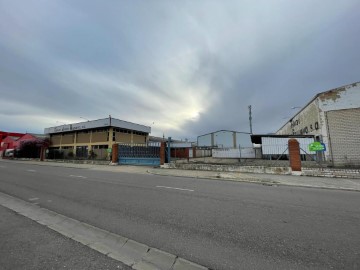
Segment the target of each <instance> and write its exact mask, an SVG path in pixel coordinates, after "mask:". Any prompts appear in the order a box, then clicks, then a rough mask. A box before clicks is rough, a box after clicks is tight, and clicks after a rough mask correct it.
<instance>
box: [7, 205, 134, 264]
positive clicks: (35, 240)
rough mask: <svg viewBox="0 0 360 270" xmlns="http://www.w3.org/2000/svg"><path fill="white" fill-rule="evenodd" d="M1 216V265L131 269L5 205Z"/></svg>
mask: <svg viewBox="0 0 360 270" xmlns="http://www.w3.org/2000/svg"><path fill="white" fill-rule="evenodd" d="M0 216H1V219H0V239H1V241H0V254H1V255H0V269H3V270H13V269H28V270H39V269H79V270H82V269H84V270H85V269H86V270H88V269H90V270H97V269H104V270H106V269H108V270H110V269H116V270H121V269H123V270H125V269H126V270H131V267H128V266H126V265H124V264H123V263H121V262H119V261H117V260H114V259H112V258H109V257H108V256H105V255H103V254H101V253H98V252H96V251H95V250H92V249H90V248H89V247H87V246H84V245H82V244H80V243H78V242H75V241H73V240H71V239H69V238H67V237H65V236H63V235H61V234H58V233H56V232H54V231H53V230H50V229H49V228H47V227H45V226H42V225H40V224H38V223H36V222H34V221H32V220H30V219H28V218H27V217H24V216H22V215H19V214H18V213H16V212H14V211H11V210H9V209H7V208H5V207H3V206H0Z"/></svg>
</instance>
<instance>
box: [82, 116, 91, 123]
mask: <svg viewBox="0 0 360 270" xmlns="http://www.w3.org/2000/svg"><path fill="white" fill-rule="evenodd" d="M79 117H80V118H82V119H84V120H86V121H88V122H89V121H90V120H89V119H87V118H85V117H82V116H79Z"/></svg>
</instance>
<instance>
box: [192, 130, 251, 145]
mask: <svg viewBox="0 0 360 270" xmlns="http://www.w3.org/2000/svg"><path fill="white" fill-rule="evenodd" d="M197 146H198V147H211V148H239V147H242V148H243V147H252V143H251V138H250V133H246V132H237V131H230V130H219V131H215V132H211V133H208V134H204V135H201V136H198V137H197Z"/></svg>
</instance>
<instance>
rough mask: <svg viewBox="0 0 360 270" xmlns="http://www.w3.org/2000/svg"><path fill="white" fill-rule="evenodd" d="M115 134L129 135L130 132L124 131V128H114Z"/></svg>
mask: <svg viewBox="0 0 360 270" xmlns="http://www.w3.org/2000/svg"><path fill="white" fill-rule="evenodd" d="M114 131H115V132H120V133H131V130H129V129H124V128H114Z"/></svg>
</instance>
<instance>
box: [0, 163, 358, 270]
mask: <svg viewBox="0 0 360 270" xmlns="http://www.w3.org/2000/svg"><path fill="white" fill-rule="evenodd" d="M0 191H1V192H4V193H7V194H9V195H12V196H15V197H18V198H21V199H23V200H27V201H31V202H36V203H38V204H39V205H40V206H42V207H45V208H48V209H50V210H52V211H55V212H58V213H61V214H63V215H66V216H68V217H71V218H75V219H77V220H80V221H83V222H86V223H89V224H91V225H94V226H96V227H100V228H103V229H105V230H108V231H111V232H114V233H116V234H120V235H123V236H126V237H128V238H131V239H133V240H135V241H138V242H141V243H144V244H146V245H149V246H152V247H155V248H158V249H161V250H163V251H167V252H169V253H172V254H175V255H178V256H180V257H182V258H185V259H187V260H190V261H193V262H196V263H198V264H201V265H204V266H207V267H210V268H211V269H359V268H360V237H359V235H360V226H359V224H360V193H359V192H351V191H337V190H321V189H309V188H295V187H294V188H293V187H285V186H277V187H276V186H263V185H258V184H249V183H237V182H228V181H217V180H206V179H191V178H180V177H165V176H153V175H141V174H129V173H113V172H106V171H95V170H88V169H74V168H59V167H51V166H36V165H29V164H19V163H8V162H6V163H5V162H1V161H0Z"/></svg>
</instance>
